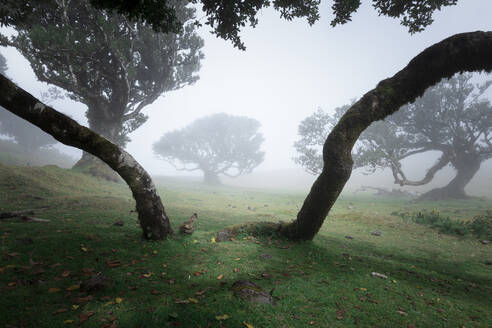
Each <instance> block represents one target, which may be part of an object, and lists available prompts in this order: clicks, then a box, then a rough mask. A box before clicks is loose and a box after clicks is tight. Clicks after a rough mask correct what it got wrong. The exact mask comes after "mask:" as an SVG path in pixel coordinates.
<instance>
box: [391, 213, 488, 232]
mask: <svg viewBox="0 0 492 328" xmlns="http://www.w3.org/2000/svg"><path fill="white" fill-rule="evenodd" d="M391 215H394V216H400V217H401V218H403V219H404V220H411V221H412V222H415V223H417V224H423V225H428V226H430V227H431V228H433V229H438V230H439V232H441V233H444V234H448V235H458V236H467V235H474V236H476V237H478V238H486V239H490V238H492V211H490V210H487V211H486V214H484V215H477V216H475V217H474V218H473V219H472V220H471V221H468V222H467V221H463V220H456V219H451V218H450V217H449V216H448V217H443V216H441V214H440V213H439V211H435V210H432V211H430V212H427V211H419V212H413V213H410V212H396V211H395V212H392V213H391Z"/></svg>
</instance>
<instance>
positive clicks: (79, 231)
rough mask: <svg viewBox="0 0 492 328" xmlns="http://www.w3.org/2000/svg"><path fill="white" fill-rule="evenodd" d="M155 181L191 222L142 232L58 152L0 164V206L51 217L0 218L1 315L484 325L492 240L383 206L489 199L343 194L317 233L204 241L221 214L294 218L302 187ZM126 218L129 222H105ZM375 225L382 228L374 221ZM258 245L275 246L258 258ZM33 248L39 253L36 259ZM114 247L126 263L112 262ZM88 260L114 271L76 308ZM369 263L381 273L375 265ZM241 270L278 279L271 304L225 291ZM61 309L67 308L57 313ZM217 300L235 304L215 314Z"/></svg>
mask: <svg viewBox="0 0 492 328" xmlns="http://www.w3.org/2000/svg"><path fill="white" fill-rule="evenodd" d="M162 183H163V185H165V186H166V187H165V188H161V189H160V193H161V196H162V198H163V200H164V204H165V206H166V209H167V211H168V213H169V214H170V216H171V218H172V223H173V226H174V227H177V225H178V224H179V223H180V222H181V221H182V220H184V219H186V218H187V217H189V216H190V215H191V214H192V213H193V212H197V213H198V215H199V220H198V222H197V226H196V231H195V233H194V235H193V236H191V237H188V236H186V237H182V236H175V237H173V238H172V239H170V240H168V241H165V242H143V241H142V240H141V239H140V231H139V228H138V225H137V223H136V222H137V221H136V214H135V213H133V212H131V210H132V209H133V207H134V202H133V200H132V199H131V195H130V192H129V190H128V188H126V186H124V185H118V184H108V183H104V182H101V181H98V180H96V179H91V178H88V177H85V176H83V175H80V174H76V173H73V172H71V171H67V170H63V169H59V168H57V167H53V166H51V167H45V168H14V167H6V166H1V165H0V212H3V211H6V210H16V209H26V208H39V207H43V206H48V208H46V209H44V210H42V211H40V212H39V214H37V216H38V217H41V218H46V219H50V220H51V221H50V222H49V223H26V222H20V221H18V220H5V221H1V222H0V238H1V251H2V254H1V260H0V295H2V297H0V327H3V325H4V324H10V325H13V326H20V325H21V324H22V325H23V326H24V327H67V326H70V325H78V324H79V321H80V315H81V314H88V313H90V312H91V311H92V312H94V315H93V316H92V317H90V319H88V321H87V322H85V323H83V325H84V326H86V327H101V326H103V325H105V324H106V323H110V322H111V320H113V319H114V320H115V321H114V322H116V323H117V325H118V326H119V327H137V326H139V325H141V326H142V327H167V326H177V325H180V326H182V327H207V326H208V325H209V324H210V327H242V326H244V324H243V322H247V323H250V324H252V325H253V326H254V327H306V326H310V324H312V326H315V327H350V326H352V325H357V326H364V327H365V326H367V327H370V326H374V327H407V326H408V327H410V326H412V325H413V326H415V327H436V326H437V327H458V326H459V327H461V326H465V327H490V326H492V317H491V314H490V309H491V308H492V300H491V298H490V295H491V294H492V278H491V277H492V267H491V266H486V265H484V262H485V261H492V248H491V246H490V245H481V244H480V243H478V242H477V241H476V240H474V239H472V238H457V237H453V236H446V235H439V234H438V233H437V232H436V231H434V230H431V229H429V228H427V227H424V226H420V225H416V224H413V223H411V222H404V221H403V220H402V219H401V218H398V217H394V216H391V215H389V213H390V212H392V211H395V210H419V209H421V208H427V209H432V208H437V209H439V210H441V212H442V213H443V214H444V215H450V216H451V217H459V218H461V219H463V218H465V219H466V218H471V217H472V216H473V215H475V214H478V213H480V212H483V211H484V210H485V209H487V208H491V207H492V202H491V201H490V200H489V201H479V200H474V201H467V202H453V203H439V204H435V203H428V204H422V203H420V204H410V203H408V202H406V201H404V200H381V199H378V198H371V197H361V196H358V197H353V196H345V197H342V198H341V199H340V200H339V201H338V202H337V204H336V206H335V208H334V210H333V211H332V213H331V214H330V216H329V218H328V219H327V221H326V223H325V225H324V226H323V228H322V230H321V233H320V234H319V235H318V236H317V237H316V239H315V240H314V242H312V243H302V244H297V245H293V244H290V243H288V242H286V241H278V240H275V239H272V240H267V239H259V240H258V239H254V238H252V237H249V236H240V237H239V238H237V240H236V241H234V242H225V243H212V242H211V237H212V234H213V232H214V231H217V230H218V229H220V228H222V227H223V226H225V225H231V224H236V223H239V222H244V221H253V220H279V219H280V220H290V219H292V218H293V217H294V216H295V214H296V212H297V209H298V207H299V206H300V205H301V204H302V200H303V197H304V195H302V194H294V193H275V194H274V193H272V192H263V191H261V190H251V189H249V190H244V189H237V188H229V187H222V188H215V189H213V188H208V187H205V186H201V185H198V184H193V183H179V182H176V181H174V180H168V181H165V180H164V181H162ZM350 203H352V204H353V205H350V206H351V207H350V208H351V209H349V208H348V207H349V204H350ZM248 206H249V207H250V209H248ZM352 206H354V207H355V208H352ZM456 210H459V213H455V212H456ZM120 219H121V220H123V221H124V222H125V226H123V227H115V226H113V225H112V224H113V222H114V221H116V220H120ZM374 229H379V230H381V231H382V233H383V234H382V236H381V237H375V236H372V235H370V232H371V231H372V230H374ZM347 234H349V235H351V236H353V237H354V239H353V240H349V239H346V238H344V236H345V235H347ZM26 238H31V239H32V241H33V243H31V244H29V243H26ZM264 253H267V254H270V255H272V259H269V260H262V259H261V258H260V257H259V255H260V254H264ZM30 258H31V259H32V260H33V261H35V262H41V263H40V264H39V265H32V263H30V261H29V259H30ZM113 260H120V262H121V266H119V267H116V268H109V267H108V265H107V261H113ZM235 268H237V269H238V270H237V271H238V272H234V269H235ZM87 269H91V270H94V271H102V272H104V273H105V274H106V275H107V276H109V277H111V279H112V280H113V284H112V285H111V286H110V287H108V288H106V289H105V290H103V291H99V292H94V293H92V296H93V300H91V301H89V302H86V303H83V304H81V305H80V306H79V307H78V308H75V307H76V306H75V307H73V305H74V304H75V303H74V301H76V298H77V297H85V296H87V294H85V293H82V292H79V291H78V290H73V291H68V290H66V289H67V288H68V287H70V286H74V285H75V286H76V285H78V284H79V283H80V281H83V280H85V279H87V277H86V276H85V275H84V271H85V272H87ZM67 271H69V273H68V275H67ZM372 271H376V272H380V273H384V274H387V275H388V276H389V279H386V280H383V279H379V278H374V277H371V276H370V273H371V272H372ZM63 272H65V274H63ZM262 274H263V276H262ZM265 274H266V275H265ZM219 275H223V278H222V279H217V277H218V276H219ZM238 279H249V280H253V281H256V282H258V283H259V284H261V285H262V286H264V287H265V288H266V289H267V290H270V289H271V288H275V291H274V295H275V296H277V297H278V298H279V300H278V302H277V305H275V306H268V305H254V304H248V303H245V302H242V301H238V300H237V299H236V298H234V297H233V296H232V295H231V293H230V292H229V291H228V287H230V285H231V284H232V282H234V281H235V280H238ZM50 288H59V289H60V290H59V291H57V290H56V289H51V291H52V292H50ZM203 290H205V292H204V293H203V294H201V295H200V293H199V295H197V294H196V293H197V292H199V291H203ZM53 291H54V292H53ZM117 297H119V299H118V301H121V302H120V303H116V302H115V301H116V300H117ZM189 298H191V302H190V303H188V304H176V303H175V301H176V299H184V300H188V299H189ZM194 302H198V303H194ZM61 309H64V310H66V312H62V313H59V314H52V313H53V312H55V311H57V310H61ZM398 311H400V312H398ZM222 314H228V315H229V316H230V318H229V319H227V320H224V321H218V320H217V319H216V316H218V315H222ZM83 318H84V317H83V316H82V319H83ZM71 320H73V322H72V321H71Z"/></svg>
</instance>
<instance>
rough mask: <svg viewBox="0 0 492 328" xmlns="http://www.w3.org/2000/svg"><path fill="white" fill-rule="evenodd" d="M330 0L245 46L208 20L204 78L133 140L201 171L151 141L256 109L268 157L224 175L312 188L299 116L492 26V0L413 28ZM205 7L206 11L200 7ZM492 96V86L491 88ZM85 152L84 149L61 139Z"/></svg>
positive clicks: (487, 170) (151, 163) (70, 108)
mask: <svg viewBox="0 0 492 328" xmlns="http://www.w3.org/2000/svg"><path fill="white" fill-rule="evenodd" d="M330 5H331V4H330V2H324V6H321V19H320V21H318V22H317V23H316V24H315V25H314V26H312V27H310V26H309V25H308V24H307V23H306V22H305V21H304V20H295V21H293V22H287V21H285V20H282V19H280V18H279V17H278V16H279V14H278V13H277V12H274V11H272V10H265V11H264V12H262V14H261V15H260V19H259V21H260V23H259V25H258V26H257V28H255V29H251V28H245V29H244V31H243V32H242V34H241V36H242V38H243V41H244V43H245V45H246V47H247V50H246V51H240V50H238V49H235V48H233V46H232V45H231V43H230V42H227V41H224V40H222V39H217V38H216V37H215V36H213V35H211V34H210V33H209V31H208V30H207V28H201V29H200V31H199V33H200V34H201V36H202V37H203V39H204V41H205V46H204V48H203V52H204V54H205V59H204V60H203V61H202V68H201V70H200V72H199V75H200V80H199V81H198V82H196V83H195V84H194V85H192V86H187V87H185V88H183V89H180V90H178V91H174V92H170V93H167V94H164V95H163V96H162V97H161V98H159V99H158V100H157V101H155V102H154V103H153V104H152V105H149V106H148V107H147V108H146V109H145V110H144V113H145V114H147V115H148V116H149V120H148V121H147V123H145V124H144V125H143V126H142V127H140V128H139V129H138V130H136V131H135V132H134V133H132V134H131V135H130V138H131V140H132V141H131V142H130V143H129V144H128V146H127V150H128V151H129V152H130V153H131V154H132V155H133V156H134V157H135V158H136V159H137V160H138V161H139V162H140V163H141V164H142V165H143V166H144V167H145V168H146V169H147V170H148V171H149V172H150V173H151V174H153V175H167V176H175V175H194V176H199V175H201V172H193V173H190V172H180V171H176V170H175V169H174V168H173V167H172V166H171V165H169V164H167V163H165V162H163V161H161V160H159V159H157V157H156V156H155V155H154V154H153V151H152V144H153V143H154V142H156V141H157V140H158V139H159V138H160V137H161V136H162V135H163V134H164V133H166V132H169V131H172V130H175V129H180V128H182V127H184V126H186V125H188V124H190V123H191V122H193V121H194V120H195V119H197V118H199V117H202V116H205V115H209V114H212V113H218V112H225V113H228V114H232V115H243V116H248V117H252V118H255V119H256V120H258V121H259V122H260V123H261V124H262V128H261V132H262V133H263V135H264V137H265V142H264V143H263V147H262V148H263V150H264V151H265V153H266V154H265V160H264V162H263V163H262V164H261V165H260V166H258V167H257V168H256V169H255V171H254V173H253V174H252V175H251V176H243V177H239V178H237V179H224V180H223V181H224V182H225V183H227V184H233V185H243V186H249V187H261V188H263V187H269V188H278V189H281V188H288V189H301V190H306V189H308V188H309V186H310V184H311V183H312V181H313V179H314V177H313V176H311V175H308V174H307V173H305V172H304V171H303V170H302V169H301V168H300V167H299V166H298V165H296V164H295V163H294V162H293V161H292V157H294V156H295V151H294V148H293V143H294V141H295V140H296V139H297V138H298V137H297V127H298V125H299V122H300V121H301V120H303V119H304V118H305V117H306V116H308V115H310V114H311V113H313V112H314V111H315V110H316V109H317V108H318V107H321V108H323V109H325V110H333V109H334V108H335V107H337V106H341V105H344V104H347V103H350V101H351V100H353V99H358V98H359V97H361V96H362V95H363V94H364V93H366V92H367V91H369V90H370V89H372V88H374V87H375V86H376V84H377V83H378V82H379V81H380V80H382V79H384V78H386V77H389V76H392V75H393V74H394V73H396V72H397V71H399V70H400V69H402V68H403V67H404V66H405V65H406V64H407V63H408V62H409V60H410V59H412V58H413V57H414V56H416V55H417V54H418V53H419V52H421V51H422V50H423V49H425V48H426V47H428V46H430V45H432V44H434V43H436V42H438V41H440V40H442V39H444V38H446V37H448V36H451V35H453V34H456V33H460V32H468V31H475V30H492V20H491V19H490V13H491V12H492V2H491V1H484V0H467V1H460V2H459V4H458V5H457V6H452V7H447V8H444V9H443V10H442V11H441V12H438V13H436V14H435V16H434V18H435V21H434V23H433V24H432V25H431V26H429V27H428V28H427V29H426V30H425V31H424V32H422V33H418V34H415V35H410V34H409V33H408V32H407V29H406V28H405V27H403V26H401V25H400V24H399V22H398V21H396V20H393V19H389V18H386V17H378V16H377V13H376V12H375V11H374V10H373V9H372V7H371V6H370V4H369V2H364V4H363V6H362V7H361V9H360V10H359V11H358V13H357V14H356V15H354V17H353V20H352V22H350V23H348V24H346V25H343V26H338V27H336V28H332V27H331V26H330V25H329V23H330V21H331V14H330V12H331V10H330V8H329V6H330ZM197 16H198V17H201V15H200V14H198V15H197ZM0 52H1V53H2V54H3V55H4V56H5V57H6V59H7V65H8V67H9V70H8V72H7V74H8V75H9V76H10V77H11V78H12V79H13V80H14V81H15V82H16V83H17V84H19V85H20V86H21V87H23V88H25V89H26V90H28V91H29V92H31V93H32V94H33V95H35V96H38V97H39V95H40V92H42V91H44V90H46V89H47V87H48V86H47V85H46V84H43V83H40V82H36V78H35V76H34V74H33V72H32V70H31V69H30V67H29V64H28V62H27V61H26V60H25V59H23V58H22V56H21V55H20V54H19V53H18V52H17V51H16V50H14V49H12V48H1V49H0ZM489 98H490V92H489ZM51 105H52V106H53V107H54V108H56V109H57V110H60V111H62V112H64V113H66V114H69V115H70V116H71V117H72V118H74V119H76V120H77V121H78V122H80V123H82V124H86V123H87V120H86V118H85V116H84V111H85V106H84V105H82V104H80V103H75V102H72V101H69V100H58V101H54V102H53V103H51ZM60 149H62V150H63V151H64V152H67V153H69V154H71V155H73V156H77V157H78V156H80V151H78V150H74V149H70V148H69V147H61V146H60ZM434 159H435V154H429V155H426V156H423V157H420V158H416V159H412V160H410V161H408V162H406V163H405V165H406V166H407V167H408V168H409V169H410V170H411V176H415V177H418V176H421V175H423V174H424V172H425V170H426V169H427V168H428V167H429V166H430V165H431V164H432V162H433V160H434ZM452 174H453V170H452V169H450V168H447V169H446V170H443V172H440V173H439V174H438V175H437V176H436V179H435V180H434V181H433V182H432V183H431V184H429V185H427V186H426V187H425V188H423V189H419V190H427V189H429V188H431V187H433V186H441V185H443V184H445V183H446V182H447V181H448V180H449V178H450V177H451V176H452ZM491 176H492V164H491V161H490V160H489V161H488V162H485V163H482V169H481V170H480V171H479V173H478V174H477V175H476V177H475V178H474V179H473V181H472V182H471V183H470V185H469V188H468V189H467V190H469V191H470V192H471V193H472V194H478V195H485V194H487V192H490V191H489V190H488V189H489V188H488V187H487V182H488V181H491V180H492V179H491ZM360 185H374V186H383V187H388V188H392V187H396V186H394V185H393V184H392V176H391V174H390V172H386V171H385V172H382V173H377V174H375V175H363V174H362V170H357V171H356V172H354V174H353V177H352V178H351V180H350V182H349V184H348V186H347V188H346V189H347V190H355V189H356V188H357V187H358V186H360Z"/></svg>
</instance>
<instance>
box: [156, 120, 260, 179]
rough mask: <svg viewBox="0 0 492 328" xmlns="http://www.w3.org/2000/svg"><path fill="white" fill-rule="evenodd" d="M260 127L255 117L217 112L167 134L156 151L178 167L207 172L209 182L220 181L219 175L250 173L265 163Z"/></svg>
mask: <svg viewBox="0 0 492 328" xmlns="http://www.w3.org/2000/svg"><path fill="white" fill-rule="evenodd" d="M259 128H260V123H259V122H258V121H257V120H255V119H252V118H248V117H242V116H231V115H227V114H224V113H219V114H214V115H210V116H206V117H203V118H200V119H197V120H196V121H194V122H193V123H191V124H190V125H188V126H187V127H185V128H183V129H181V130H177V131H172V132H168V133H166V134H164V135H163V136H162V137H161V139H160V140H159V141H158V142H156V143H155V144H154V153H156V154H157V155H158V156H159V157H160V158H161V159H163V160H165V161H167V162H169V163H171V164H172V165H173V166H174V167H175V168H176V169H178V170H185V171H195V170H200V171H203V177H204V182H205V183H208V184H218V183H220V180H219V175H225V176H229V177H235V176H239V175H241V174H245V173H250V172H251V171H252V170H253V169H254V168H255V167H257V166H258V165H259V164H260V163H261V162H263V157H264V155H265V153H264V152H262V151H260V146H261V143H262V142H263V140H264V139H263V135H262V134H261V133H259V132H258V129H259Z"/></svg>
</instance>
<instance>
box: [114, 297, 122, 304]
mask: <svg viewBox="0 0 492 328" xmlns="http://www.w3.org/2000/svg"><path fill="white" fill-rule="evenodd" d="M114 301H115V302H116V304H120V303H121V302H123V299H122V298H121V297H116V298H115V299H114Z"/></svg>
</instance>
